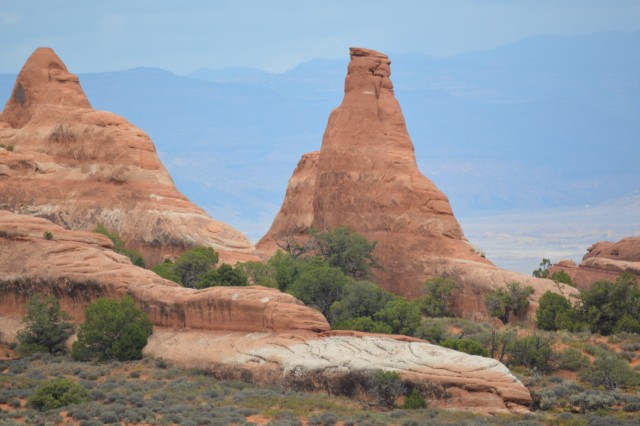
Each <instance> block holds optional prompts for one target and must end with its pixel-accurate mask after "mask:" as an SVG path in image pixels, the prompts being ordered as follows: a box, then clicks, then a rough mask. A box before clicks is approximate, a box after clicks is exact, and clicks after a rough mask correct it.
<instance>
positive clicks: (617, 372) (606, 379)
mask: <svg viewBox="0 0 640 426" xmlns="http://www.w3.org/2000/svg"><path fill="white" fill-rule="evenodd" d="M580 379H581V380H584V381H586V382H589V383H591V385H593V386H604V387H605V388H606V389H615V388H619V387H630V386H637V385H640V374H638V373H637V372H636V371H634V370H633V369H632V368H631V367H630V366H629V364H628V363H627V362H626V361H625V360H623V359H620V358H618V357H617V356H615V355H608V354H603V355H599V356H598V357H597V358H596V360H595V361H594V363H593V364H592V365H591V366H590V367H589V368H588V369H586V370H583V371H582V372H581V373H580Z"/></svg>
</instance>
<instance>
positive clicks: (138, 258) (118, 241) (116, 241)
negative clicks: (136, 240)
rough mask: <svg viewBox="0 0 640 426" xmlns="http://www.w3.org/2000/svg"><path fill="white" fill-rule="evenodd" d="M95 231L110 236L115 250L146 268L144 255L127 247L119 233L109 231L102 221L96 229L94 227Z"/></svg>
mask: <svg viewBox="0 0 640 426" xmlns="http://www.w3.org/2000/svg"><path fill="white" fill-rule="evenodd" d="M93 232H95V233H98V234H102V235H104V236H105V237H107V238H109V239H110V240H111V241H112V242H113V251H115V252H116V253H120V254H122V255H125V256H127V257H128V258H129V259H131V263H133V264H134V265H136V266H140V267H141V268H144V266H145V265H144V259H143V257H142V255H141V254H140V253H139V252H138V251H136V250H134V249H132V248H128V247H126V246H125V243H124V241H123V240H122V238H120V236H119V235H118V234H117V233H115V232H112V231H109V230H108V229H107V228H106V227H105V226H104V225H102V224H100V223H99V224H98V226H96V229H94V230H93Z"/></svg>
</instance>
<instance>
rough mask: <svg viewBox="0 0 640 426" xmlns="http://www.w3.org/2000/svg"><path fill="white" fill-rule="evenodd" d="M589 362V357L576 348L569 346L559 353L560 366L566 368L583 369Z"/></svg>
mask: <svg viewBox="0 0 640 426" xmlns="http://www.w3.org/2000/svg"><path fill="white" fill-rule="evenodd" d="M589 364H590V363H589V358H587V357H586V356H584V355H583V354H582V352H580V351H579V350H577V349H574V348H567V349H565V350H564V351H562V352H560V354H559V355H558V366H559V367H560V368H563V369H565V370H570V371H581V370H583V369H585V368H587V367H588V366H589Z"/></svg>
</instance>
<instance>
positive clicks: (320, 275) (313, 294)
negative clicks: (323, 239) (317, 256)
mask: <svg viewBox="0 0 640 426" xmlns="http://www.w3.org/2000/svg"><path fill="white" fill-rule="evenodd" d="M348 282H349V277H347V276H346V275H345V274H343V273H342V271H341V270H340V269H339V268H335V267H332V266H330V265H328V264H325V263H323V262H321V261H319V262H314V263H312V264H311V265H309V266H308V267H307V268H306V270H305V271H304V272H303V273H302V274H301V275H300V276H299V277H298V278H297V279H296V280H295V281H294V282H293V283H292V284H291V285H290V286H289V288H288V289H287V290H288V292H290V293H291V294H292V295H294V296H295V297H297V298H298V299H300V300H301V301H302V302H304V304H305V305H308V306H312V307H314V308H316V309H317V310H319V311H320V312H322V315H324V316H325V318H327V320H329V322H332V315H331V305H332V304H333V303H334V302H336V301H337V300H339V299H340V298H341V297H342V294H343V292H344V289H345V287H346V286H347V283H348Z"/></svg>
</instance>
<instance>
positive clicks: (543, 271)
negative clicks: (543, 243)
mask: <svg viewBox="0 0 640 426" xmlns="http://www.w3.org/2000/svg"><path fill="white" fill-rule="evenodd" d="M549 268H551V261H550V260H549V259H542V261H541V262H540V267H539V268H538V269H536V270H535V271H533V274H532V275H533V276H534V277H537V278H549Z"/></svg>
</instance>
